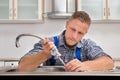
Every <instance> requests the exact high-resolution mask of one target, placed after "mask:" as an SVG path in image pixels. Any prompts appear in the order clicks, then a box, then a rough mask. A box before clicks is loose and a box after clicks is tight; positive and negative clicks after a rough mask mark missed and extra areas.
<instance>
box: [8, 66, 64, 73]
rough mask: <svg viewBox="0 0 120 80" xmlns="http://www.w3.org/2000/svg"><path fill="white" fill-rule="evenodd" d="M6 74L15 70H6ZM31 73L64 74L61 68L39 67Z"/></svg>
mask: <svg viewBox="0 0 120 80" xmlns="http://www.w3.org/2000/svg"><path fill="white" fill-rule="evenodd" d="M6 72H17V69H16V68H15V69H8V70H6ZM33 72H65V69H64V67H63V66H41V67H38V68H37V69H36V70H35V71H33Z"/></svg>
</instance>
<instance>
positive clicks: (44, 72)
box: [0, 66, 120, 76]
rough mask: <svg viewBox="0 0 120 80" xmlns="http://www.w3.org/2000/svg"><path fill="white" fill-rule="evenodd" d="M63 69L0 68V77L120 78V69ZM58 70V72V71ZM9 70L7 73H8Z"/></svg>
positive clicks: (57, 67)
mask: <svg viewBox="0 0 120 80" xmlns="http://www.w3.org/2000/svg"><path fill="white" fill-rule="evenodd" d="M62 68H63V67H59V66H56V67H51V66H50V67H49V66H47V67H45V66H44V67H40V68H38V69H36V70H35V71H33V72H18V71H17V70H16V67H14V68H9V67H8V68H7V67H6V68H5V67H3V68H0V76H120V69H114V70H106V71H84V72H67V71H64V70H63V69H62ZM58 69H59V71H58ZM8 70H9V71H8Z"/></svg>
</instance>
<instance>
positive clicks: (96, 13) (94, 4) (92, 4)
mask: <svg viewBox="0 0 120 80" xmlns="http://www.w3.org/2000/svg"><path fill="white" fill-rule="evenodd" d="M104 1H105V0H78V8H77V9H78V11H80V10H83V11H86V12H87V13H88V14H89V15H90V17H91V18H92V20H103V19H105V15H104V12H103V11H104V7H105V6H104V5H103V2H104Z"/></svg>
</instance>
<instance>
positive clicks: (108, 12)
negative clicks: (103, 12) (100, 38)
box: [108, 8, 110, 16]
mask: <svg viewBox="0 0 120 80" xmlns="http://www.w3.org/2000/svg"><path fill="white" fill-rule="evenodd" d="M108 15H109V16H110V8H108Z"/></svg>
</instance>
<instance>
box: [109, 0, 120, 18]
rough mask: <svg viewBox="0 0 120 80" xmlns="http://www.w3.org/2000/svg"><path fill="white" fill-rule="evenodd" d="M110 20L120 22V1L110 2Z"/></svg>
mask: <svg viewBox="0 0 120 80" xmlns="http://www.w3.org/2000/svg"><path fill="white" fill-rule="evenodd" d="M108 19H111V20H120V0H108Z"/></svg>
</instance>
